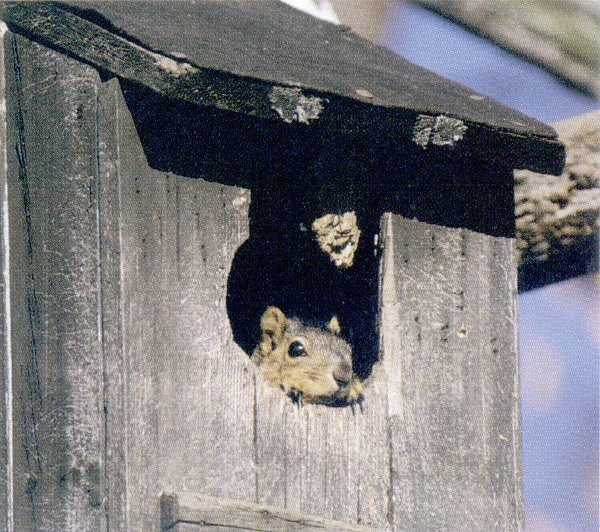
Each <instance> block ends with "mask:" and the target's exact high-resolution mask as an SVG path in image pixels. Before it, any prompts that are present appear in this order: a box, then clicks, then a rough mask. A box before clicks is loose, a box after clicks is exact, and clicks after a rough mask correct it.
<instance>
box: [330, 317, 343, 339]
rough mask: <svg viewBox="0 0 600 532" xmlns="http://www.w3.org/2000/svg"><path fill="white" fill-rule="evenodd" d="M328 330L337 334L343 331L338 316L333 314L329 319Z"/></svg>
mask: <svg viewBox="0 0 600 532" xmlns="http://www.w3.org/2000/svg"><path fill="white" fill-rule="evenodd" d="M327 330H328V331H329V332H330V333H333V334H335V335H336V336H337V335H338V334H340V333H341V332H342V328H341V327H340V322H339V321H338V319H337V316H333V317H332V318H331V319H330V320H329V323H328V324H327Z"/></svg>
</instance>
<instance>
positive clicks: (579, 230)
mask: <svg viewBox="0 0 600 532" xmlns="http://www.w3.org/2000/svg"><path fill="white" fill-rule="evenodd" d="M553 126H554V127H555V128H556V130H557V131H558V134H559V136H560V139H561V140H562V141H563V142H564V143H565V146H566V148H567V161H566V166H565V171H564V172H563V173H562V175H561V176H560V177H558V178H556V177H552V176H548V175H542V174H535V173H533V172H528V171H526V170H520V171H516V172H515V216H516V223H517V250H518V253H519V290H520V291H524V290H529V289H532V288H536V287H539V286H543V285H545V284H548V283H552V282H557V281H562V280H563V279H567V278H570V277H575V276H577V275H581V274H584V273H588V272H590V271H597V270H598V230H599V228H600V226H599V219H598V208H599V206H600V201H599V200H600V153H599V150H600V112H598V111H595V112H592V113H587V114H584V115H579V116H576V117H573V118H569V119H567V120H562V121H560V122H555V123H554V124H553Z"/></svg>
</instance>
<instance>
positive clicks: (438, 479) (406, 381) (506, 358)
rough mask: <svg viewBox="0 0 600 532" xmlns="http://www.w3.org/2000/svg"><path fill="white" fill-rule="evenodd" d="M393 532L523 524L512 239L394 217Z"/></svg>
mask: <svg viewBox="0 0 600 532" xmlns="http://www.w3.org/2000/svg"><path fill="white" fill-rule="evenodd" d="M384 253H385V257H386V258H385V263H384V269H383V281H382V282H383V287H382V315H383V317H382V335H383V360H384V364H385V367H386V368H387V369H388V375H389V376H390V377H389V379H390V380H389V382H388V387H389V398H390V403H389V413H390V420H389V421H390V426H391V452H392V468H391V475H392V489H393V501H392V508H391V511H392V514H393V523H394V529H396V530H402V529H407V530H411V529H415V530H422V529H426V530H515V529H521V527H522V516H521V497H520V477H519V475H520V466H519V459H520V437H519V412H518V389H517V350H516V312H515V297H516V279H515V272H516V269H515V266H516V265H515V257H514V252H513V242H512V241H511V240H510V239H505V238H500V237H490V236H486V235H482V234H479V233H474V232H471V231H467V230H464V229H450V228H444V227H440V226H433V225H429V224H425V223H421V222H417V221H414V220H407V219H403V218H401V217H399V216H392V215H388V217H387V221H386V225H385V251H384Z"/></svg>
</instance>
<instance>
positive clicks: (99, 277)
mask: <svg viewBox="0 0 600 532" xmlns="http://www.w3.org/2000/svg"><path fill="white" fill-rule="evenodd" d="M94 89H95V91H96V130H95V135H96V139H95V149H96V208H95V211H96V293H97V298H96V303H97V313H96V328H97V333H98V346H99V348H100V351H101V357H102V429H101V430H102V431H103V433H104V434H103V442H102V444H103V447H104V448H103V449H102V461H103V464H102V467H103V469H104V474H103V477H104V478H103V485H102V504H103V505H104V512H105V525H106V530H107V531H108V530H110V515H109V511H108V508H109V504H108V500H109V490H108V486H109V483H108V467H107V466H108V402H107V393H106V385H107V376H108V375H107V361H106V349H105V348H104V312H103V305H104V298H103V297H102V286H103V284H104V283H103V281H104V278H103V269H102V230H101V216H102V212H101V211H102V208H101V204H100V202H101V192H100V188H101V186H102V178H101V171H102V168H101V160H100V102H99V100H100V94H99V92H98V87H97V85H94Z"/></svg>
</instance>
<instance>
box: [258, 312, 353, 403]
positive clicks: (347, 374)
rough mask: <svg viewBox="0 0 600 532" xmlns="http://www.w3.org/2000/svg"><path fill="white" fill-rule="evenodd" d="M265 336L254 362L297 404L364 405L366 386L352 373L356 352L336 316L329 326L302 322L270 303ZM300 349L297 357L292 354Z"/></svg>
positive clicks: (264, 321)
mask: <svg viewBox="0 0 600 532" xmlns="http://www.w3.org/2000/svg"><path fill="white" fill-rule="evenodd" d="M260 329H261V335H262V336H261V340H260V343H259V344H258V345H257V346H256V349H255V350H254V353H253V354H252V361H253V362H254V363H255V364H256V365H257V366H259V367H260V368H261V370H262V373H263V376H264V377H265V379H266V380H267V382H269V383H270V384H272V385H274V386H278V387H280V388H282V389H283V390H284V391H285V392H286V393H287V394H288V395H290V396H291V397H292V398H294V399H295V400H297V401H298V402H302V401H304V402H307V403H329V404H349V405H354V404H355V403H359V404H360V403H361V402H362V399H363V395H362V384H361V382H360V381H359V380H358V379H357V378H356V376H355V375H354V373H353V371H352V350H351V348H350V346H349V345H348V343H347V342H345V341H344V340H343V339H342V338H340V337H339V336H338V334H339V332H340V327H339V323H338V320H337V318H336V317H335V316H334V317H333V318H332V320H331V321H330V322H329V324H328V325H327V328H326V329H325V330H323V329H318V328H315V327H307V326H304V325H303V324H302V323H301V322H300V321H299V320H297V319H294V318H290V319H288V318H286V317H285V315H284V314H283V312H282V311H281V310H280V309H278V308H277V307H269V308H268V309H267V310H266V311H265V313H264V314H263V315H262V317H261V319H260ZM294 353H296V354H297V356H292V354H294Z"/></svg>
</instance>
